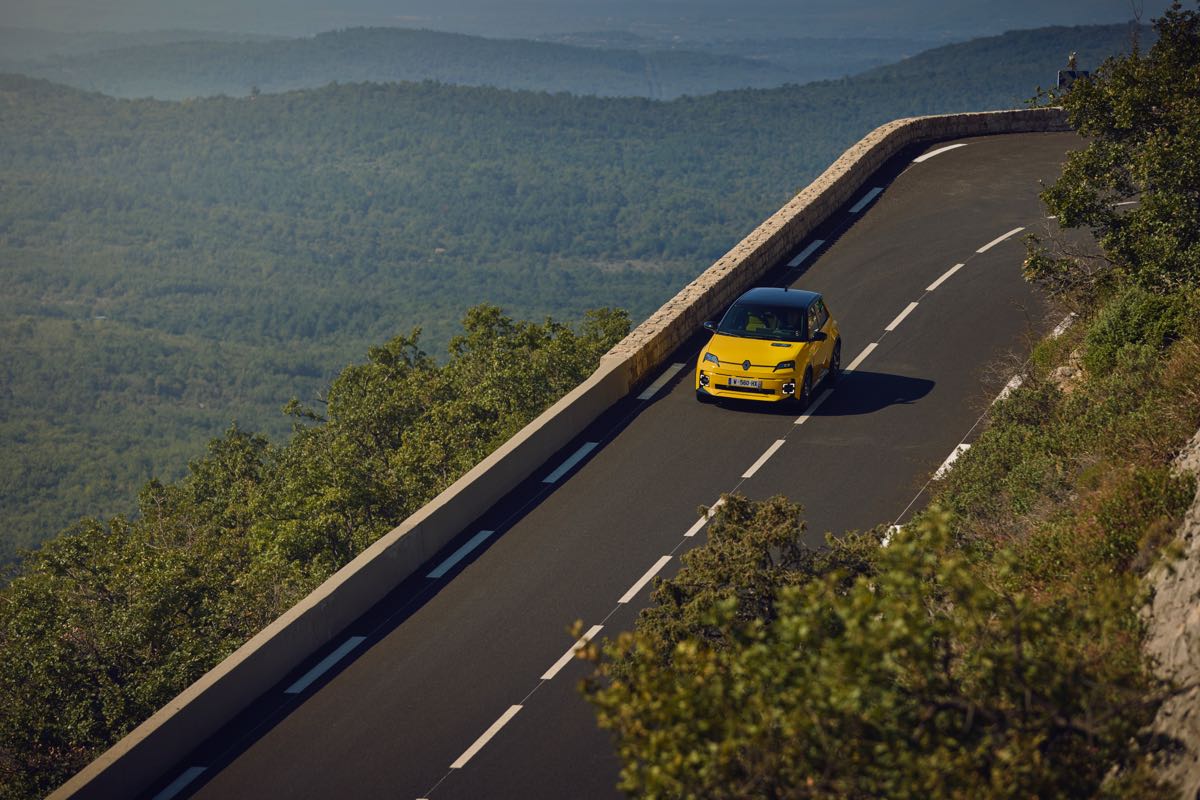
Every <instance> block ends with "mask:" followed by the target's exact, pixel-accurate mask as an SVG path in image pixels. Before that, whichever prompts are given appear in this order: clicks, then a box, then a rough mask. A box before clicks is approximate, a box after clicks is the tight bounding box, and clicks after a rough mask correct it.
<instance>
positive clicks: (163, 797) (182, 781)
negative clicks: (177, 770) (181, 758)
mask: <svg viewBox="0 0 1200 800" xmlns="http://www.w3.org/2000/svg"><path fill="white" fill-rule="evenodd" d="M205 769H207V768H206V767H188V768H187V769H185V770H184V771H183V773H182V774H181V775H180V776H179V777H178V778H176V779H175V780H173V781H171V782H170V783H169V784H168V785H167V787H166V788H165V789H163V790H162V791H161V792H159V793H158V794H156V795H154V800H171V798H172V797H174V796H175V795H177V794H179V793H180V792H182V791H183V790H184V789H186V788H187V786H188V784H189V783H191V782H192V781H194V780H196V778H199V777H200V775H201V773H203V772H204V770H205Z"/></svg>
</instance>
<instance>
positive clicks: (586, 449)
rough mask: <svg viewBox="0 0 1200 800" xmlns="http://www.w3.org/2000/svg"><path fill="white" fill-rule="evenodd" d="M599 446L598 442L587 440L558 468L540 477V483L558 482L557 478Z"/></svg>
mask: <svg viewBox="0 0 1200 800" xmlns="http://www.w3.org/2000/svg"><path fill="white" fill-rule="evenodd" d="M599 446H600V443H599V442H587V443H586V444H584V445H583V447H580V448H579V449H578V450H576V451H575V453H574V455H572V456H571V457H570V458H568V459H567V460H566V461H564V462H563V463H562V464H560V465H559V467H558V469H556V470H554V472H551V473H550V474H549V475H547V476H546V477H544V478H542V483H558V481H559V479H561V478H562V476H563V475H566V474H567V473H568V472H570V471H571V468H572V467H574V466H575V465H576V464H578V463H579V462H580V461H583V459H584V457H585V456H587V454H588V453H590V452H592V451H593V450H595V449H596V448H597V447H599Z"/></svg>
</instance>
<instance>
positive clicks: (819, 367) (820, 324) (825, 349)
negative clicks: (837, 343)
mask: <svg viewBox="0 0 1200 800" xmlns="http://www.w3.org/2000/svg"><path fill="white" fill-rule="evenodd" d="M828 323H829V310H828V309H827V308H825V302H824V301H823V300H821V299H820V298H818V299H816V300H815V301H813V304H812V305H811V306H809V307H808V330H809V336H810V338H811V337H812V336H813V334H816V333H823V334H825V338H824V340H823V341H816V342H813V344H814V345H815V346H814V348H813V380H814V382H815V381H817V380H819V379H820V378H822V377H823V376H824V375H825V373H826V372H827V371H828V370H829V361H830V359H832V358H833V344H834V337H833V335H832V332H831V331H829V330H827V328H831V327H832V326H831V325H829V324H828Z"/></svg>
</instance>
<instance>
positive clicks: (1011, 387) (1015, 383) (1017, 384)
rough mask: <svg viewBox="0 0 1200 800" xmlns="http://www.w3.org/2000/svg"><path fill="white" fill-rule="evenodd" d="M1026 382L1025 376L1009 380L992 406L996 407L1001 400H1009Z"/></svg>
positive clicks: (1017, 376) (1016, 376) (1013, 377)
mask: <svg viewBox="0 0 1200 800" xmlns="http://www.w3.org/2000/svg"><path fill="white" fill-rule="evenodd" d="M1024 382H1025V376H1024V375H1014V376H1012V378H1010V379H1009V381H1008V383H1006V384H1004V388H1003V389H1001V390H1000V394H998V395H996V399H995V400H993V401H992V405H996V403H999V402H1000V401H1001V400H1005V399H1007V398H1008V396H1009V395H1010V394H1012V393H1013V392H1015V391H1016V390H1017V389H1020V388H1021V384H1022V383H1024Z"/></svg>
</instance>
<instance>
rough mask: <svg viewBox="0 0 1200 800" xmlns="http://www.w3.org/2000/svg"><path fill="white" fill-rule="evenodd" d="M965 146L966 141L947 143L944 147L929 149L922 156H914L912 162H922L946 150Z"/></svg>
mask: <svg viewBox="0 0 1200 800" xmlns="http://www.w3.org/2000/svg"><path fill="white" fill-rule="evenodd" d="M966 146H967V143H966V142H961V143H959V144H948V145H946V146H945V147H939V148H938V149H937V150H931V151H929V152H928V153H926V154H925V155H923V156H917V157H916V158H914V159H913V163H914V164H923V163H925V162H926V161H928V160H929V159H931V158H933V157H934V156H936V155H941V154H942V153H945V152H946V151H947V150H955V149H957V148H959V147H966Z"/></svg>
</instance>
